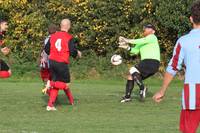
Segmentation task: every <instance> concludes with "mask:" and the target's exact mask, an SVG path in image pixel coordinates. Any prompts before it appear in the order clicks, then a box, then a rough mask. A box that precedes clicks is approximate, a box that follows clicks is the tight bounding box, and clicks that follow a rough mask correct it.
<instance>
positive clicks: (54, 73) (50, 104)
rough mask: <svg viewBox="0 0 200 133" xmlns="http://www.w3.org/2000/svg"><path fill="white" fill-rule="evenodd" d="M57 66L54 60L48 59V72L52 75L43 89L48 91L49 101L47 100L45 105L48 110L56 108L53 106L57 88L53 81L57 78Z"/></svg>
mask: <svg viewBox="0 0 200 133" xmlns="http://www.w3.org/2000/svg"><path fill="white" fill-rule="evenodd" d="M56 68H57V66H56V64H55V62H54V61H50V73H51V75H52V80H51V81H50V80H48V81H47V85H46V87H45V89H47V90H48V91H49V101H48V106H47V111H50V110H56V108H55V107H54V103H55V101H56V98H57V96H58V90H59V89H58V88H56V87H54V85H53V84H54V81H56V79H57V78H58V74H57V70H56Z"/></svg>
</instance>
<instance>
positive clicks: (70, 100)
mask: <svg viewBox="0 0 200 133" xmlns="http://www.w3.org/2000/svg"><path fill="white" fill-rule="evenodd" d="M64 91H65V94H66V96H67V97H68V100H69V103H70V104H71V105H73V104H74V97H73V95H72V93H71V91H70V89H69V88H68V89H64Z"/></svg>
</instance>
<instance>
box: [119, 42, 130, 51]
mask: <svg viewBox="0 0 200 133" xmlns="http://www.w3.org/2000/svg"><path fill="white" fill-rule="evenodd" d="M118 47H119V48H123V49H126V50H130V49H131V47H130V46H129V45H128V44H127V43H119V46H118Z"/></svg>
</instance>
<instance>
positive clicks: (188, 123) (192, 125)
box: [180, 110, 200, 133]
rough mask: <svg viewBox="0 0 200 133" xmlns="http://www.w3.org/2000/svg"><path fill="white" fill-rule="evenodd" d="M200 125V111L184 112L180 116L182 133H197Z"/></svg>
mask: <svg viewBox="0 0 200 133" xmlns="http://www.w3.org/2000/svg"><path fill="white" fill-rule="evenodd" d="M199 123H200V110H182V111H181V115H180V131H181V132H182V133H196V131H197V128H198V126H199Z"/></svg>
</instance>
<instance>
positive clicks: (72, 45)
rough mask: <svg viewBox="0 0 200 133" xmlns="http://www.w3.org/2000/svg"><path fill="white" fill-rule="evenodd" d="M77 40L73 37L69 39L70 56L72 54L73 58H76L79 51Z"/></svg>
mask: <svg viewBox="0 0 200 133" xmlns="http://www.w3.org/2000/svg"><path fill="white" fill-rule="evenodd" d="M77 43H78V42H77V41H76V40H75V39H74V38H72V39H71V40H70V41H69V51H70V56H72V57H73V58H76V56H77V54H78V51H77Z"/></svg>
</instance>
